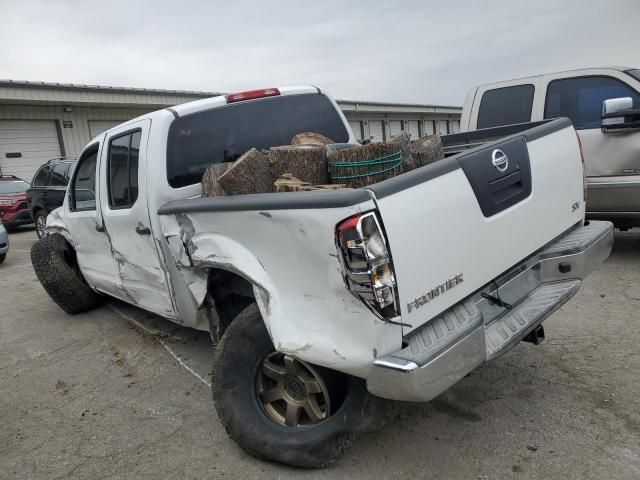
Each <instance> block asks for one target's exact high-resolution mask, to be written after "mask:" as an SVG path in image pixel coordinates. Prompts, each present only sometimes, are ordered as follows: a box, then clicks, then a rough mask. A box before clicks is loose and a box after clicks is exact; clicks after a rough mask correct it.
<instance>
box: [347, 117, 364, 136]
mask: <svg viewBox="0 0 640 480" xmlns="http://www.w3.org/2000/svg"><path fill="white" fill-rule="evenodd" d="M349 126H350V127H351V130H353V135H354V136H355V137H356V140H362V122H359V121H356V120H349Z"/></svg>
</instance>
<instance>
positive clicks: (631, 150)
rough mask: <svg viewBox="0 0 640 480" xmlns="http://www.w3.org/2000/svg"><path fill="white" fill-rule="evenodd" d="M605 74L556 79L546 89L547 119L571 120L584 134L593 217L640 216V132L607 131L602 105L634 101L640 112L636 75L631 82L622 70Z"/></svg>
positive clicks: (588, 209)
mask: <svg viewBox="0 0 640 480" xmlns="http://www.w3.org/2000/svg"><path fill="white" fill-rule="evenodd" d="M606 73H607V74H606V75H604V74H603V72H598V71H594V74H593V75H589V76H580V77H569V78H553V77H552V78H551V80H550V81H549V83H548V85H547V87H546V97H545V105H544V118H555V117H569V118H570V119H571V121H572V122H573V126H574V127H575V129H576V131H577V132H578V135H579V136H580V142H581V143H582V149H583V152H584V158H585V170H586V174H587V177H588V188H589V193H588V196H587V211H588V212H589V213H592V212H593V213H597V212H639V211H640V181H639V178H640V131H638V130H631V131H628V132H625V133H602V131H601V124H602V121H601V118H600V117H601V112H602V102H603V101H604V100H607V99H609V98H620V97H631V98H632V100H633V107H634V108H640V92H639V91H638V90H636V88H634V87H632V86H631V84H632V83H634V79H632V77H631V76H628V80H627V79H626V78H624V76H626V74H624V73H623V72H616V71H611V70H607V71H606ZM565 75H566V74H565ZM614 75H615V77H614ZM636 83H637V82H636Z"/></svg>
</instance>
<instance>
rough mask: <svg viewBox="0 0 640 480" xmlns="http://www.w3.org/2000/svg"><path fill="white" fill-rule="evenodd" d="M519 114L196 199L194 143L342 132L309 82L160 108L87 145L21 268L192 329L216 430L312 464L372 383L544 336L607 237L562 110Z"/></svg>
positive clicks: (422, 396)
mask: <svg viewBox="0 0 640 480" xmlns="http://www.w3.org/2000/svg"><path fill="white" fill-rule="evenodd" d="M521 129H522V131H517V132H515V133H513V134H512V135H508V136H505V137H504V138H499V139H497V140H495V141H491V142H488V143H485V144H483V145H481V146H480V147H478V148H475V149H470V150H465V151H463V152H462V153H459V154H457V155H455V156H450V157H448V158H446V159H444V160H441V161H438V162H436V163H434V164H431V165H428V166H425V167H422V168H419V169H416V170H414V171H411V172H407V173H404V174H402V175H399V176H397V177H394V178H392V179H389V180H386V181H383V182H381V183H378V184H374V185H371V186H369V187H368V188H360V189H343V190H336V191H318V192H288V193H267V194H256V195H237V196H222V197H214V198H199V197H200V189H201V186H200V179H201V176H202V173H203V171H204V170H205V169H206V167H207V166H208V165H209V164H211V163H215V162H224V161H233V160H235V159H237V158H238V157H239V156H240V155H242V154H243V153H244V152H245V151H247V150H248V149H250V148H251V147H257V148H269V147H271V146H275V145H282V144H288V143H289V141H290V139H291V138H292V136H293V135H295V134H297V133H299V132H301V131H312V132H318V133H321V134H323V135H325V136H327V137H330V138H332V139H334V140H335V141H336V142H352V143H355V139H354V136H353V133H352V132H351V130H350V129H349V126H348V123H347V121H346V120H345V118H344V116H343V115H342V113H341V112H340V110H339V109H338V107H337V106H336V103H335V102H334V101H333V100H332V99H331V98H330V97H329V96H328V95H327V94H326V93H324V92H322V91H321V90H319V89H318V88H315V87H295V88H279V89H276V88H272V89H266V90H260V91H252V92H243V93H240V94H233V95H227V96H219V97H215V98H210V99H206V100H200V101H197V102H193V103H188V104H184V105H180V106H176V107H173V108H167V109H164V110H159V111H157V112H153V113H149V114H147V115H144V116H142V117H139V118H137V119H134V120H131V121H129V122H127V123H124V124H122V125H120V126H118V127H115V128H113V129H111V130H109V131H107V132H106V133H104V134H102V135H100V136H99V137H97V138H95V139H94V140H93V141H92V142H91V143H90V144H89V145H88V146H87V147H86V149H85V150H84V152H83V153H82V154H81V155H80V159H79V160H78V162H77V165H76V167H75V171H74V173H73V176H72V179H71V181H70V183H69V187H68V192H67V195H66V198H65V201H64V205H63V206H62V207H61V208H59V209H57V210H55V211H53V212H52V213H51V214H50V215H49V217H48V220H47V227H46V229H47V233H48V234H47V235H46V236H45V237H44V238H43V239H42V240H40V241H39V242H37V243H36V244H35V245H34V246H33V249H32V262H33V266H34V269H35V271H36V274H37V276H38V278H39V279H40V281H41V283H42V285H43V286H44V288H45V290H46V291H47V292H48V293H49V295H50V296H51V297H52V299H53V300H54V301H55V302H56V303H58V304H59V305H60V306H61V307H62V308H63V309H65V310H66V311H67V312H70V313H77V312H80V311H83V310H86V309H88V308H91V307H93V306H96V305H98V304H99V302H100V301H101V299H102V298H103V296H104V295H108V296H113V297H117V298H119V299H121V300H123V301H125V302H129V303H131V304H134V305H137V306H139V307H141V308H143V309H146V310H149V311H151V312H154V313H156V314H158V315H161V316H163V317H166V318H168V319H170V320H172V321H174V322H176V323H179V324H181V325H186V326H189V327H193V328H195V329H199V330H206V331H209V332H210V334H211V337H212V338H213V340H214V343H215V344H217V350H216V353H215V361H214V365H213V382H212V384H213V387H212V389H213V398H214V402H215V405H216V408H217V411H218V415H219V417H220V420H221V421H222V423H223V424H224V426H225V428H226V429H227V431H228V432H229V434H230V435H231V436H232V437H233V438H234V439H235V440H236V441H237V442H238V443H239V444H240V445H241V446H242V447H243V448H245V449H246V450H247V451H249V452H250V453H252V454H254V455H256V456H258V457H261V458H266V459H269V460H274V461H279V462H284V463H288V464H292V465H299V466H307V467H318V466H322V465H326V464H328V463H330V462H331V461H333V460H335V459H336V458H337V457H338V456H339V455H340V454H341V453H343V452H344V451H345V450H346V448H347V447H348V445H349V444H350V439H351V438H352V435H353V434H354V433H355V432H358V431H361V430H362V429H364V428H365V427H368V426H369V424H370V418H371V417H370V416H371V415H376V413H375V409H376V408H377V406H378V405H379V403H378V402H377V401H376V400H375V398H376V397H383V398H387V399H395V400H406V401H428V400H430V399H432V398H434V397H435V396H437V395H439V394H440V393H442V392H443V391H445V390H446V389H447V388H449V387H450V386H452V385H453V384H455V383H456V382H457V381H458V380H460V379H461V378H463V377H464V376H465V375H466V374H468V373H469V372H470V371H472V370H473V369H475V368H476V367H478V366H479V365H481V364H482V363H483V362H486V361H488V360H492V359H494V358H496V357H498V356H500V355H502V354H503V353H505V352H506V351H507V350H509V349H510V348H511V347H513V346H514V345H516V344H517V343H518V342H520V341H521V340H523V339H527V340H530V341H533V342H535V343H537V342H538V341H540V340H541V338H542V337H543V332H542V328H541V322H542V321H543V320H544V319H545V318H547V317H548V316H549V315H550V314H551V313H553V312H554V311H555V310H556V309H558V308H559V307H560V306H561V305H562V304H564V303H565V302H566V301H567V300H569V299H570V298H571V297H572V296H573V295H574V294H575V293H576V292H577V291H578V289H579V288H580V285H581V282H582V280H583V279H584V278H585V277H586V276H587V275H588V274H589V273H590V272H591V271H592V270H593V269H594V268H595V267H597V266H598V265H599V264H600V263H601V262H603V261H604V260H605V259H606V258H607V256H608V255H609V252H610V249H611V246H612V242H613V230H612V225H611V224H610V223H608V222H591V223H585V220H584V214H585V210H584V205H585V203H584V200H585V198H584V176H583V163H582V158H581V154H580V149H579V146H578V140H577V138H576V133H575V131H574V129H573V127H572V126H571V123H570V122H569V120H567V119H558V120H553V121H549V122H547V123H544V124H541V125H538V126H536V127H534V128H528V126H526V125H525V126H523V127H521ZM493 135H494V136H495V132H494V133H493ZM457 138H458V139H459V140H460V138H459V137H457ZM476 140H477V139H476ZM576 328H580V327H579V325H576ZM368 392H370V393H371V394H373V396H372V395H369V393H368Z"/></svg>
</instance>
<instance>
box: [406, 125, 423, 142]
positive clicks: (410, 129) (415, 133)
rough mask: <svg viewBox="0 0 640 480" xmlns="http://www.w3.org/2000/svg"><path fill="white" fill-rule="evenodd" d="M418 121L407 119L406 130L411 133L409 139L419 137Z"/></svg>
mask: <svg viewBox="0 0 640 480" xmlns="http://www.w3.org/2000/svg"><path fill="white" fill-rule="evenodd" d="M419 124H420V122H419V121H418V120H409V121H408V122H407V127H406V128H407V132H409V135H411V140H417V139H418V138H420V127H419Z"/></svg>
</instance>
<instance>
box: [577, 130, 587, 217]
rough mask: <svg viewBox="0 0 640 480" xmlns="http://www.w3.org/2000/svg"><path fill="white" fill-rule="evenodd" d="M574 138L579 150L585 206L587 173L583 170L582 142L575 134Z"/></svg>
mask: <svg viewBox="0 0 640 480" xmlns="http://www.w3.org/2000/svg"><path fill="white" fill-rule="evenodd" d="M576 138H577V139H578V149H579V150H580V159H581V160H582V200H583V201H584V203H585V205H586V203H587V171H586V170H585V168H584V152H583V151H582V142H581V141H580V135H578V132H576Z"/></svg>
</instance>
